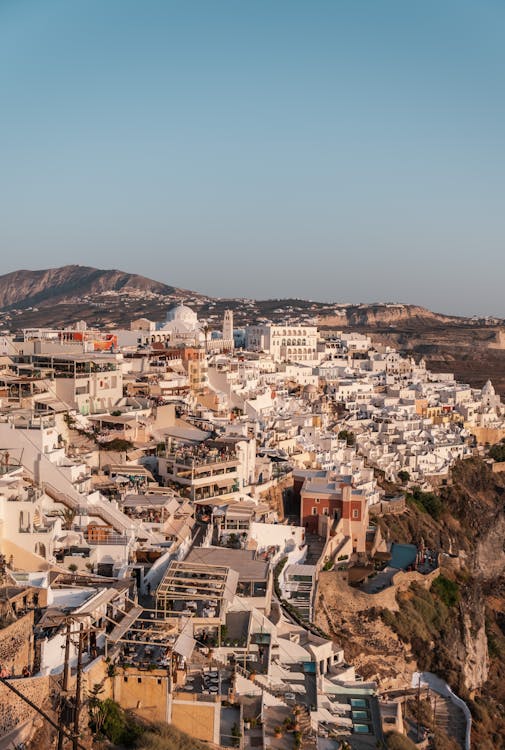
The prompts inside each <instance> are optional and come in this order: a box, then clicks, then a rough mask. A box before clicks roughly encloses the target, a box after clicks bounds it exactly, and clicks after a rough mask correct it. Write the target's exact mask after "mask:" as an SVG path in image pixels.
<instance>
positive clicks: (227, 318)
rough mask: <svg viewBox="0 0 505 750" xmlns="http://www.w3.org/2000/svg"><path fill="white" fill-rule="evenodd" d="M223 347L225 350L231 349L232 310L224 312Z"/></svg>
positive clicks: (232, 345)
mask: <svg viewBox="0 0 505 750" xmlns="http://www.w3.org/2000/svg"><path fill="white" fill-rule="evenodd" d="M223 347H224V348H225V349H233V348H234V342H233V310H225V311H224V320H223Z"/></svg>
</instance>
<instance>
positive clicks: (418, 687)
mask: <svg viewBox="0 0 505 750" xmlns="http://www.w3.org/2000/svg"><path fill="white" fill-rule="evenodd" d="M420 713H421V675H419V682H418V683H417V741H418V742H419V733H420V732H419V730H420V721H419V716H420Z"/></svg>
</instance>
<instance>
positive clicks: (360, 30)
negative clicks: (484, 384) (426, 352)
mask: <svg viewBox="0 0 505 750" xmlns="http://www.w3.org/2000/svg"><path fill="white" fill-rule="evenodd" d="M504 25H505V3H503V0H482V1H481V2H479V3H476V2H466V0H433V1H432V0H424V2H414V1H412V2H405V0H398V1H397V2H393V1H390V0H381V1H380V2H378V1H377V0H347V1H344V0H331V2H330V1H329V2H323V1H322V0H321V1H318V0H312V1H309V0H306V1H305V2H299V1H298V0H286V1H281V0H278V1H276V0H254V2H253V1H252V0H249V1H246V0H242V1H241V0H236V1H235V2H227V1H226V0H223V1H220V2H218V1H217V0H216V1H214V0H202V2H192V1H191V0H184V2H171V1H170V0H142V1H141V0H137V1H136V2H133V1H132V0H72V2H68V0H43V2H41V1H40V0H0V112H1V117H0V249H1V259H2V260H1V262H0V273H5V272H8V271H11V270H15V269H17V268H45V267H51V266H58V265H62V264H65V263H80V264H83V265H95V266H98V267H100V268H120V269H123V270H127V271H133V272H137V273H142V274H144V275H147V276H151V277H153V278H156V279H159V280H162V281H166V282H168V283H172V284H175V285H178V286H182V287H186V288H191V289H196V290H199V291H203V292H207V293H209V294H216V295H220V296H248V297H258V298H264V297H272V296H275V297H284V296H298V297H306V298H310V299H320V300H335V301H340V302H364V301H405V302H412V303H417V304H425V305H427V306H428V307H431V308H432V309H436V310H440V311H444V312H453V313H463V314H474V313H477V314H495V315H501V316H504V317H505V296H504V294H503V286H504V267H505V264H504V262H503V260H502V258H503V245H504V238H505V209H504V205H503V204H504V196H505V189H504V188H505V98H504V91H505V45H503V31H504Z"/></svg>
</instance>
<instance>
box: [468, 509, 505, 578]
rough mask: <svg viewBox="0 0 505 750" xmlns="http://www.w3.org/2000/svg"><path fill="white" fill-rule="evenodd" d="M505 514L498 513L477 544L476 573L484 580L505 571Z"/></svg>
mask: <svg viewBox="0 0 505 750" xmlns="http://www.w3.org/2000/svg"><path fill="white" fill-rule="evenodd" d="M504 540H505V515H504V514H503V513H498V515H497V516H495V518H494V522H493V524H492V526H491V527H490V529H489V530H488V531H487V533H486V534H485V535H483V536H482V537H480V538H479V539H478V541H477V543H476V545H475V553H474V570H475V574H476V575H477V576H478V577H479V578H481V579H484V580H488V581H489V580H492V579H494V578H498V577H499V576H501V575H503V574H504V573H505V545H504Z"/></svg>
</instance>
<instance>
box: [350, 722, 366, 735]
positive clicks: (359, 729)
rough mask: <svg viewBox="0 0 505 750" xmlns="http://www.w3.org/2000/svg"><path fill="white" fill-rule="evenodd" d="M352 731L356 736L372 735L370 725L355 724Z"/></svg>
mask: <svg viewBox="0 0 505 750" xmlns="http://www.w3.org/2000/svg"><path fill="white" fill-rule="evenodd" d="M352 729H353V732H356V734H370V727H369V726H368V724H353V725H352Z"/></svg>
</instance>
